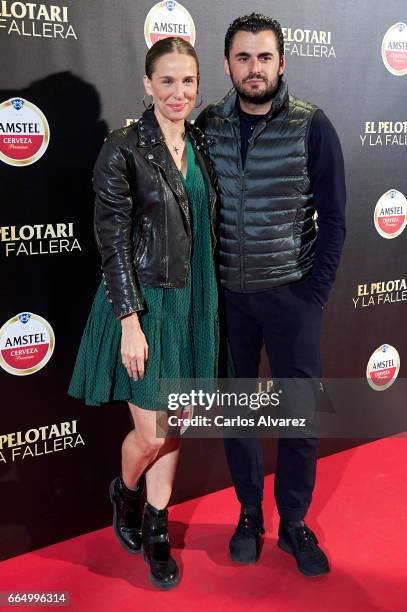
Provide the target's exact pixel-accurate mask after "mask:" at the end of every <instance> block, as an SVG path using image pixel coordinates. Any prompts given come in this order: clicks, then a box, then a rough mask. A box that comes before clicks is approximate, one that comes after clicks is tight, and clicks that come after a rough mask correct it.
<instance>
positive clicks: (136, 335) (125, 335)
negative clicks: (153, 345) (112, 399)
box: [120, 312, 148, 380]
mask: <svg viewBox="0 0 407 612" xmlns="http://www.w3.org/2000/svg"><path fill="white" fill-rule="evenodd" d="M121 324H122V341H121V348H120V351H121V356H122V363H123V365H124V367H125V368H126V370H127V373H128V375H129V376H130V378H133V380H138V379H139V378H143V377H144V370H145V363H146V361H147V359H148V344H147V340H146V337H145V335H144V333H143V331H142V329H141V327H140V322H139V319H138V315H137V313H136V312H133V313H132V314H130V315H128V316H127V317H124V318H123V319H121Z"/></svg>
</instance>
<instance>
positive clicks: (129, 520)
mask: <svg viewBox="0 0 407 612" xmlns="http://www.w3.org/2000/svg"><path fill="white" fill-rule="evenodd" d="M144 483H145V477H144V474H143V475H142V476H141V477H140V479H139V481H138V483H137V488H136V489H135V490H134V491H130V490H129V489H128V488H127V487H126V486H125V484H124V482H123V481H122V479H121V478H120V476H118V477H117V478H115V479H114V480H113V481H112V482H111V483H110V487H109V494H110V501H111V502H112V504H113V531H114V533H115V535H116V538H117V539H118V540H119V542H120V544H121V545H122V546H123V548H124V549H125V550H127V552H129V553H131V554H137V553H139V552H140V551H141V518H142V514H141V499H140V498H141V494H142V493H143V489H144Z"/></svg>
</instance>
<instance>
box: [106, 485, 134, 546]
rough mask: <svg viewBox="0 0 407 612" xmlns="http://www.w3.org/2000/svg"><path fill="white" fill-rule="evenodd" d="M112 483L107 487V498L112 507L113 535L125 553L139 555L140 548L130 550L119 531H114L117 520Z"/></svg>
mask: <svg viewBox="0 0 407 612" xmlns="http://www.w3.org/2000/svg"><path fill="white" fill-rule="evenodd" d="M113 483H114V481H113V482H111V483H110V486H109V497H110V501H111V502H112V506H113V525H112V527H113V532H114V535H115V536H116V539H117V541H118V542H119V544H120V546H121V547H122V548H124V550H125V551H126V552H128V553H129V554H130V555H139V554H140V553H141V546H140V548H138V549H137V550H134V548H130V546H128V545H127V544H126V542H124V541H123V540H122V538H121V536H120V533H119V531H118V530H117V529H116V518H117V516H116V515H117V513H116V504H115V502H114V499H113V493H114V484H113Z"/></svg>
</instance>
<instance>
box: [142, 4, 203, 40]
mask: <svg viewBox="0 0 407 612" xmlns="http://www.w3.org/2000/svg"><path fill="white" fill-rule="evenodd" d="M168 36H179V37H180V38H183V39H184V40H187V41H189V42H190V43H191V45H194V44H195V37H196V32H195V24H194V21H193V19H192V17H191V15H190V13H189V12H188V11H187V9H186V8H184V7H183V6H182V4H180V3H179V2H174V1H173V0H166V1H164V2H158V4H155V5H154V6H153V7H152V8H151V9H150V11H149V13H148V15H147V17H146V20H145V23H144V38H145V41H146V44H147V47H148V48H150V47H152V45H153V44H154V43H155V42H157V40H160V39H161V38H167V37H168Z"/></svg>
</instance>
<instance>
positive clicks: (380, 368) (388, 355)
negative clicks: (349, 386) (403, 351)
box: [366, 344, 400, 391]
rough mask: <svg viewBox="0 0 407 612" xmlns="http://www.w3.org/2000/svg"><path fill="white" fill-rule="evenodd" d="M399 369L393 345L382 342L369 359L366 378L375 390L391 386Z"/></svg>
mask: <svg viewBox="0 0 407 612" xmlns="http://www.w3.org/2000/svg"><path fill="white" fill-rule="evenodd" d="M399 370H400V357H399V354H398V352H397V350H396V349H395V348H394V346H390V345H389V344H382V346H379V348H378V349H376V350H375V352H374V353H373V355H372V356H371V357H370V359H369V363H368V364H367V368H366V378H367V382H368V383H369V385H370V386H371V387H372V389H374V390H375V391H384V390H385V389H388V388H389V387H391V385H392V384H393V383H394V381H395V380H396V378H397V375H398V373H399Z"/></svg>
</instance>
